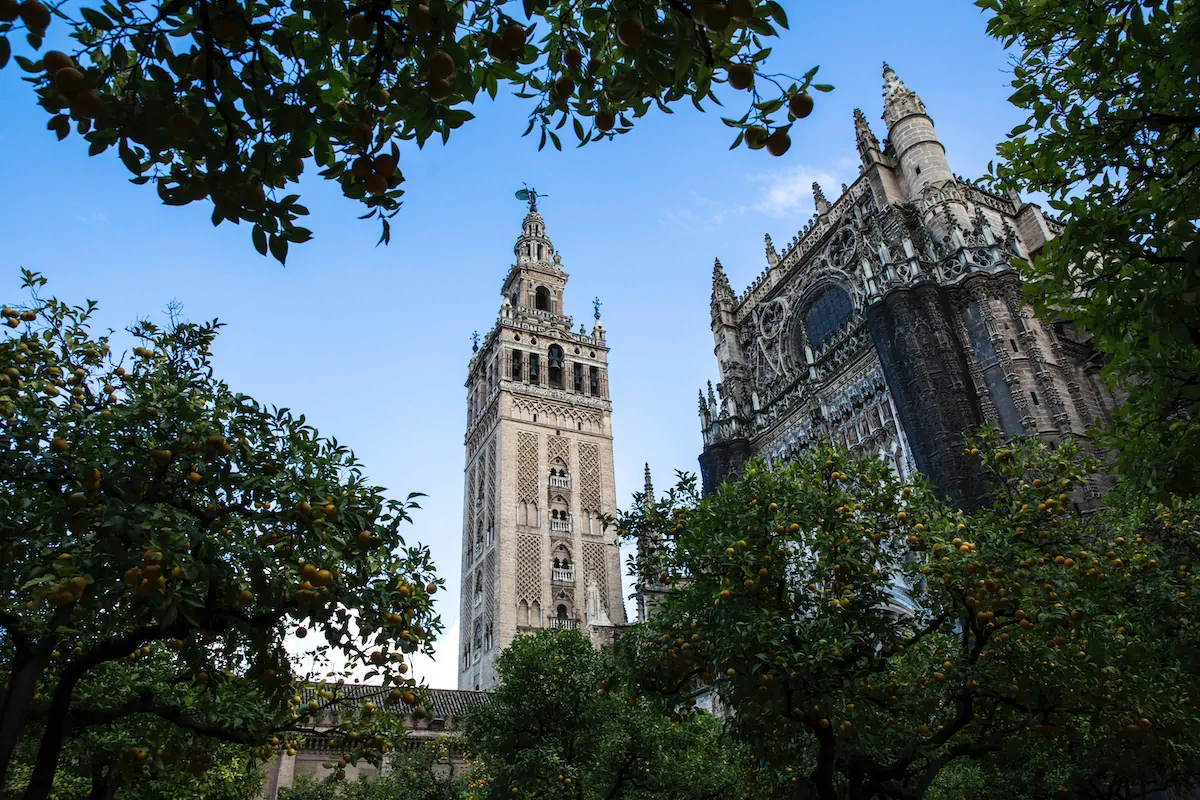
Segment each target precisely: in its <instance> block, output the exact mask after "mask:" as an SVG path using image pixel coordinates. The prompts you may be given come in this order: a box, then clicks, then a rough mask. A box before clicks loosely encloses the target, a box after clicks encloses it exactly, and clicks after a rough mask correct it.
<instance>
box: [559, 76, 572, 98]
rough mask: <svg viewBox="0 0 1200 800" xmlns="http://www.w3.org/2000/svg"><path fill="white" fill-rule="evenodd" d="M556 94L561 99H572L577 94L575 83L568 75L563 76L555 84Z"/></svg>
mask: <svg viewBox="0 0 1200 800" xmlns="http://www.w3.org/2000/svg"><path fill="white" fill-rule="evenodd" d="M554 93H555V94H556V95H558V97H559V99H564V98H567V97H570V96H571V95H573V94H574V93H575V81H573V80H571V79H570V78H569V77H567V76H566V75H562V76H560V77H559V78H558V80H556V81H555V82H554Z"/></svg>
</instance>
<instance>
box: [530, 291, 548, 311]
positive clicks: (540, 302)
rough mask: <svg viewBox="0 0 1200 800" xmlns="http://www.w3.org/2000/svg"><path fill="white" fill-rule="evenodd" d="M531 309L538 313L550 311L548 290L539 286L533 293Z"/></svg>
mask: <svg viewBox="0 0 1200 800" xmlns="http://www.w3.org/2000/svg"><path fill="white" fill-rule="evenodd" d="M533 307H534V308H536V309H537V310H538V311H549V310H550V290H549V289H547V288H546V287H545V286H539V287H538V288H537V291H536V292H534V293H533Z"/></svg>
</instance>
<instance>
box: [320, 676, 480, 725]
mask: <svg viewBox="0 0 1200 800" xmlns="http://www.w3.org/2000/svg"><path fill="white" fill-rule="evenodd" d="M330 690H331V691H334V689H333V687H330ZM317 691H318V687H315V686H309V687H305V688H304V689H302V690H301V691H300V696H301V697H302V698H304V702H306V703H307V702H308V701H309V700H311V699H312V698H314V697H316V696H317ZM389 691H390V689H388V688H385V687H383V686H380V685H379V684H370V683H366V684H344V685H342V686H339V687H337V688H336V693H337V696H338V697H346V698H351V699H357V698H360V697H373V698H375V700H376V702H378V703H388V701H387V695H388V692H389ZM427 692H428V694H429V716H431V717H441V718H442V719H446V720H455V719H458V718H459V717H461V716H463V715H464V714H466V713H467V712H468V711H470V710H471V709H473V708H475V706H477V705H479V704H480V703H482V702H484V700H486V699H487V697H488V693H487V692H472V691H466V690H462V689H428V690H427ZM388 704H389V705H391V704H390V703H388Z"/></svg>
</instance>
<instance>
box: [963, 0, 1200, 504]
mask: <svg viewBox="0 0 1200 800" xmlns="http://www.w3.org/2000/svg"><path fill="white" fill-rule="evenodd" d="M976 4H977V5H978V6H980V7H982V8H984V9H986V10H988V11H990V12H992V16H991V18H990V19H989V20H988V31H989V32H990V33H991V34H992V35H993V36H995V37H996V38H998V39H1000V40H1002V41H1003V42H1004V44H1005V46H1008V47H1015V48H1016V55H1015V56H1014V63H1013V81H1012V86H1013V89H1014V92H1013V95H1012V97H1011V100H1012V102H1013V103H1014V104H1016V105H1017V107H1019V108H1021V109H1024V110H1026V111H1028V112H1029V117H1028V119H1027V121H1026V122H1025V123H1023V124H1021V125H1019V126H1018V127H1016V128H1015V129H1013V131H1012V132H1011V133H1010V134H1009V136H1008V139H1007V141H1005V142H1003V143H1001V144H1000V145H999V147H998V152H999V155H1000V157H1001V161H1000V162H999V163H997V164H996V166H995V177H996V179H997V180H998V181H999V182H1000V183H1001V184H1003V185H1004V186H1007V187H1009V188H1014V189H1019V190H1024V191H1031V192H1044V193H1046V194H1047V195H1049V203H1050V206H1051V207H1052V208H1053V209H1055V210H1056V211H1058V212H1059V213H1061V214H1062V216H1063V222H1064V223H1065V228H1064V230H1063V232H1062V234H1061V235H1060V236H1058V237H1057V238H1055V239H1053V240H1052V241H1051V242H1050V243H1049V244H1048V245H1047V246H1046V247H1045V248H1044V250H1043V251H1042V252H1041V253H1040V254H1039V255H1038V256H1037V258H1035V259H1034V261H1033V263H1032V264H1029V265H1026V266H1025V267H1024V268H1023V271H1024V272H1025V274H1026V277H1027V281H1028V283H1027V286H1028V288H1029V293H1030V295H1031V297H1032V298H1033V299H1034V300H1035V302H1036V305H1037V308H1038V311H1039V312H1040V313H1042V314H1043V315H1047V316H1050V317H1061V318H1063V319H1066V320H1069V321H1072V322H1074V323H1077V324H1078V325H1080V326H1081V327H1082V328H1083V329H1084V330H1086V331H1087V332H1088V333H1089V334H1090V335H1091V336H1092V337H1094V340H1093V341H1094V343H1095V344H1096V345H1097V346H1098V348H1099V349H1100V350H1101V352H1102V353H1103V354H1104V355H1105V356H1106V357H1107V358H1108V359H1109V363H1108V366H1107V368H1106V374H1107V376H1108V377H1109V378H1110V380H1112V381H1113V382H1114V383H1115V384H1116V385H1117V386H1118V387H1119V388H1120V389H1122V390H1124V391H1125V392H1127V393H1128V399H1127V400H1126V402H1125V403H1124V404H1123V406H1122V407H1121V408H1119V409H1118V411H1117V417H1118V419H1117V422H1116V424H1115V426H1114V427H1113V428H1112V429H1111V430H1110V435H1109V437H1108V442H1107V444H1108V445H1109V446H1111V447H1113V448H1114V449H1115V450H1116V451H1117V452H1118V453H1119V454H1120V458H1121V461H1120V467H1121V468H1122V470H1123V472H1125V473H1126V474H1127V475H1128V476H1131V477H1132V476H1136V477H1137V479H1139V480H1141V481H1143V482H1144V483H1145V484H1146V486H1147V487H1148V488H1149V489H1150V490H1152V491H1155V492H1160V493H1162V494H1164V495H1166V494H1170V493H1176V494H1193V493H1195V492H1196V491H1197V490H1198V489H1200V470H1197V465H1196V458H1195V453H1196V451H1197V448H1200V317H1198V316H1197V311H1196V310H1197V308H1200V246H1198V244H1197V224H1198V223H1200V180H1197V175H1198V173H1197V170H1200V137H1197V133H1196V132H1197V129H1198V128H1200V110H1198V109H1200V60H1198V59H1197V58H1196V42H1197V41H1200V8H1198V7H1197V4H1196V3H1195V2H1192V0H1182V2H1176V0H1152V1H1151V2H1133V1H1132V0H1099V2H1092V0H1088V1H1087V2H1084V0H1065V2H1057V3H1042V2H1036V0H977V3H976Z"/></svg>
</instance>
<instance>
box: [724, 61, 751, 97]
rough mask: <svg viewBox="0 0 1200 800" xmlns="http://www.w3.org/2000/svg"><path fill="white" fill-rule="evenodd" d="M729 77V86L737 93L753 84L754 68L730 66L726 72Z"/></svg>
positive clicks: (737, 65) (738, 65)
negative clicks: (736, 90)
mask: <svg viewBox="0 0 1200 800" xmlns="http://www.w3.org/2000/svg"><path fill="white" fill-rule="evenodd" d="M726 73H727V74H728V75H729V85H730V86H732V87H733V88H734V89H738V90H739V91H740V90H742V89H749V88H750V84H752V83H754V67H752V66H750V65H749V64H730V65H729V68H728V69H727V70H726Z"/></svg>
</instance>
